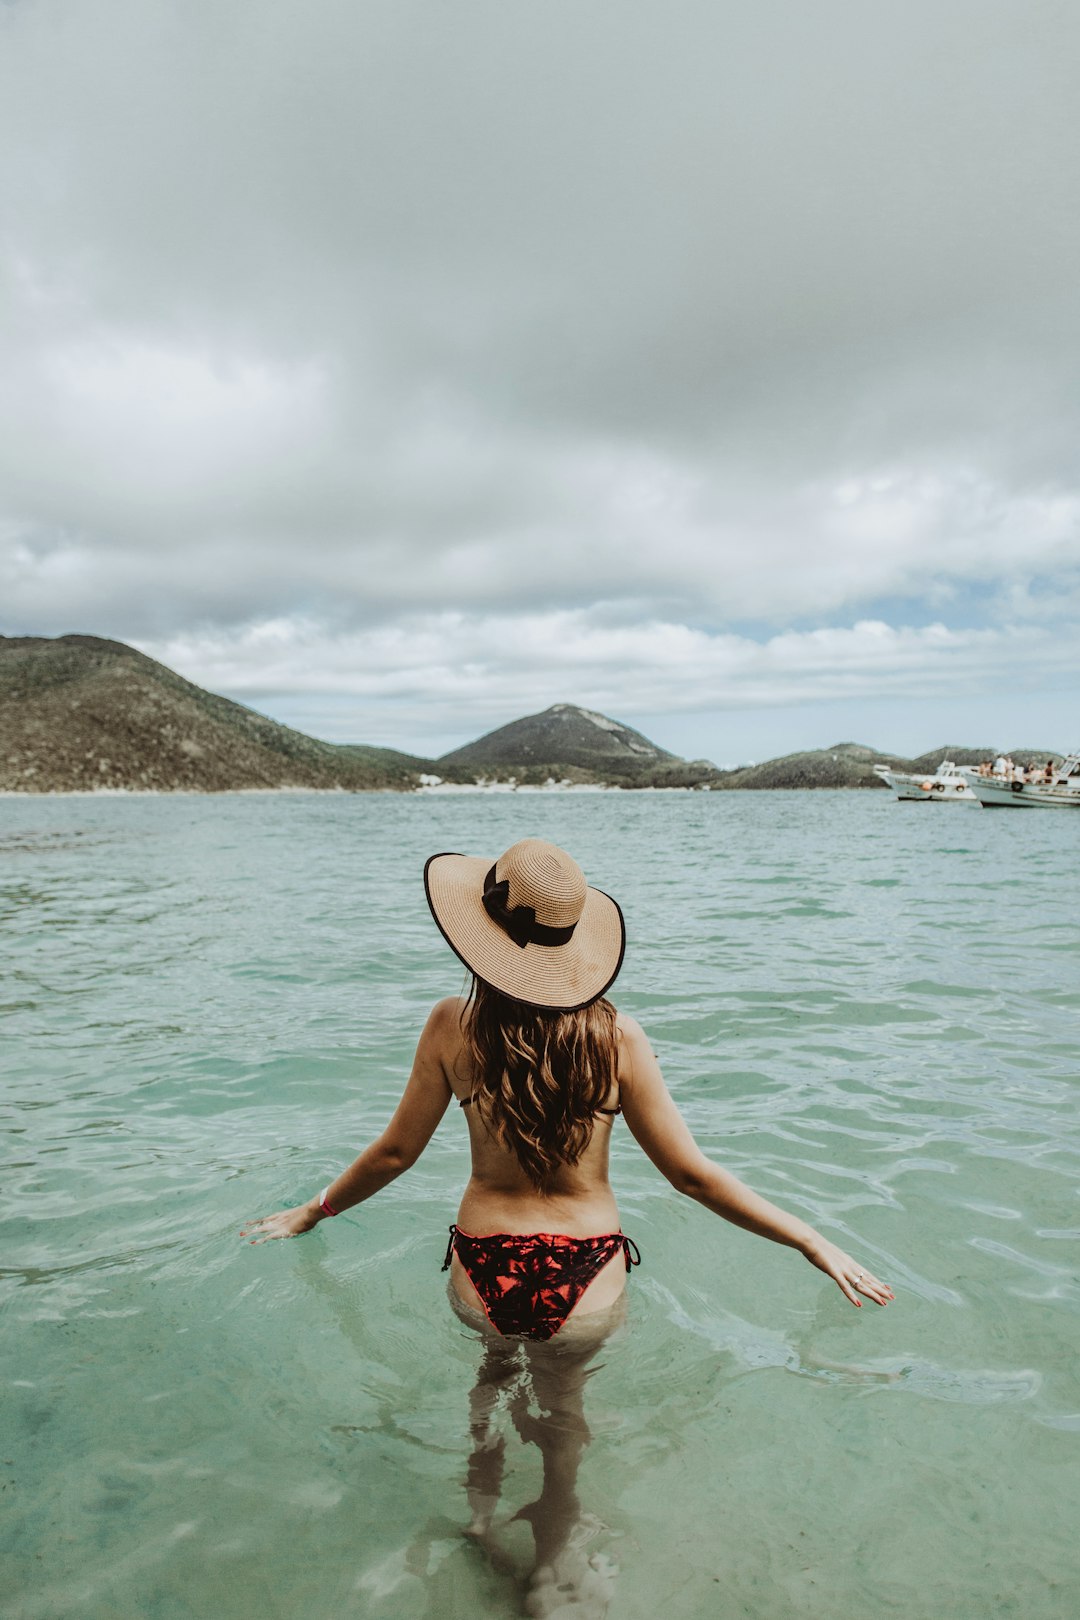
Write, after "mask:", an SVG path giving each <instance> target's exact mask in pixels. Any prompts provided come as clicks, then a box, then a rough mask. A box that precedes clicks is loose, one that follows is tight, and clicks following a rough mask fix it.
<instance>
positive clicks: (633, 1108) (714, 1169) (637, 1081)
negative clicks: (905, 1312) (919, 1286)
mask: <svg viewBox="0 0 1080 1620" xmlns="http://www.w3.org/2000/svg"><path fill="white" fill-rule="evenodd" d="M619 1027H620V1030H621V1032H622V1036H623V1040H622V1050H621V1058H620V1064H619V1096H620V1101H621V1102H622V1111H623V1114H624V1116H625V1118H626V1123H627V1125H629V1127H630V1130H631V1131H632V1132H633V1135H634V1137H635V1139H636V1140H637V1141H638V1143H640V1145H641V1147H643V1148H644V1150H645V1152H646V1153H647V1154H648V1156H649V1158H650V1159H651V1160H652V1162H653V1164H655V1166H656V1168H657V1169H658V1170H659V1171H660V1173H661V1174H662V1175H664V1176H666V1177H667V1179H668V1181H670V1182H671V1185H672V1186H673V1187H675V1188H676V1189H677V1190H678V1191H679V1192H681V1193H685V1194H686V1196H687V1197H688V1198H694V1199H696V1200H697V1202H698V1203H699V1204H704V1205H705V1208H706V1209H711V1210H712V1212H713V1214H714V1215H722V1216H723V1217H724V1219H725V1220H727V1221H733V1222H734V1224H735V1225H736V1226H742V1227H745V1229H746V1230H747V1231H748V1232H756V1233H757V1235H758V1236H759V1237H767V1238H770V1239H771V1240H772V1241H773V1242H774V1243H785V1244H787V1245H788V1247H789V1248H792V1249H798V1251H799V1253H800V1254H802V1255H804V1256H805V1258H806V1259H807V1260H809V1261H810V1263H811V1265H814V1266H817V1268H818V1270H819V1271H824V1272H825V1274H826V1275H827V1276H829V1277H831V1278H832V1279H833V1281H834V1282H835V1283H836V1284H837V1286H838V1287H839V1288H840V1290H841V1291H842V1292H843V1293H844V1294H845V1295H846V1296H847V1298H848V1299H849V1300H850V1301H851V1303H852V1304H853V1305H861V1304H862V1301H861V1300H860V1299H859V1298H858V1294H865V1295H866V1297H867V1299H872V1300H874V1301H875V1302H876V1303H877V1304H878V1305H887V1304H888V1303H889V1301H890V1299H892V1297H893V1294H892V1290H891V1289H890V1288H889V1287H888V1285H887V1284H885V1283H882V1282H879V1281H878V1279H877V1278H876V1277H874V1276H873V1275H872V1274H871V1273H870V1272H869V1271H865V1270H863V1269H862V1268H861V1267H860V1266H859V1265H857V1264H856V1262H855V1261H854V1260H853V1259H852V1258H851V1256H850V1255H849V1254H845V1252H844V1250H843V1249H840V1248H837V1246H836V1244H835V1243H830V1242H829V1241H828V1239H827V1238H823V1237H822V1235H821V1233H820V1232H816V1231H815V1230H814V1228H813V1227H812V1226H809V1225H808V1224H807V1223H806V1221H803V1220H800V1219H799V1217H798V1216H797V1215H789V1214H788V1213H787V1212H786V1210H782V1209H778V1208H777V1206H776V1205H775V1204H770V1203H769V1200H768V1199H767V1198H762V1197H760V1196H759V1194H758V1193H756V1192H754V1191H753V1190H752V1189H751V1188H750V1187H748V1186H747V1185H746V1183H745V1182H742V1181H740V1180H739V1179H738V1177H737V1176H733V1175H731V1174H730V1172H729V1171H727V1170H722V1169H721V1168H720V1166H719V1165H718V1164H714V1163H713V1162H712V1160H711V1159H707V1158H706V1157H705V1155H704V1153H702V1151H701V1149H700V1148H699V1147H698V1145H697V1143H696V1142H695V1141H694V1138H693V1136H692V1135H691V1134H690V1130H689V1127H688V1126H687V1124H686V1121H685V1120H684V1119H683V1117H682V1115H681V1114H680V1113H679V1110H678V1109H677V1108H676V1106H675V1103H674V1101H673V1100H672V1096H671V1093H670V1092H669V1091H668V1088H667V1086H666V1085H665V1084H664V1077H663V1075H662V1074H661V1073H660V1065H659V1064H658V1063H657V1061H656V1058H655V1056H654V1055H653V1051H652V1048H651V1047H650V1045H649V1042H648V1039H647V1037H646V1035H645V1032H644V1031H643V1030H642V1028H641V1025H640V1024H638V1023H637V1022H636V1020H634V1019H633V1018H626V1017H624V1016H623V1015H622V1014H620V1016H619Z"/></svg>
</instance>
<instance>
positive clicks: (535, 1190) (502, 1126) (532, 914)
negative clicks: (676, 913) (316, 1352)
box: [245, 838, 893, 1612]
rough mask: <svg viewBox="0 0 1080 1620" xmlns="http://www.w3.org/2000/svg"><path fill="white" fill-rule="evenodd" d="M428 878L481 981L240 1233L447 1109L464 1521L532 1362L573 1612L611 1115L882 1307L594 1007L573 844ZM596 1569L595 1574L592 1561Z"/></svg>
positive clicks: (418, 1141)
mask: <svg viewBox="0 0 1080 1620" xmlns="http://www.w3.org/2000/svg"><path fill="white" fill-rule="evenodd" d="M424 881H425V887H426V890H427V898H428V903H429V905H430V907H431V910H432V913H433V915H434V917H435V921H436V922H437V923H438V925H439V928H440V929H441V930H442V933H443V935H444V937H445V938H446V940H447V942H448V944H449V945H450V946H451V948H452V949H453V950H454V951H455V952H456V954H457V955H458V956H459V957H460V958H461V960H462V961H463V962H464V963H465V965H466V966H467V967H468V968H469V969H470V970H471V972H472V975H473V984H472V992H471V994H470V996H469V997H468V998H467V1000H462V999H461V998H460V997H451V998H449V999H447V1000H445V1001H440V1002H439V1003H438V1005H437V1006H436V1007H435V1008H434V1009H433V1010H432V1012H431V1014H430V1016H429V1018H428V1020H427V1023H426V1025H425V1027H424V1031H423V1033H422V1035H421V1037H420V1042H419V1045H418V1047H417V1051H416V1057H415V1060H414V1063H413V1068H412V1073H411V1075H410V1077H409V1081H408V1084H407V1086H406V1088H405V1092H404V1095H403V1097H402V1099H401V1102H400V1104H399V1105H398V1108H397V1110H396V1112H395V1114H394V1117H393V1119H392V1120H391V1121H390V1124H389V1125H388V1126H387V1128H386V1130H385V1131H384V1132H383V1134H382V1135H381V1136H380V1137H379V1138H378V1140H377V1141H375V1142H373V1143H372V1144H371V1146H370V1147H368V1148H366V1149H365V1150H364V1152H363V1153H362V1154H361V1155H360V1157H359V1158H358V1159H357V1160H356V1161H355V1163H354V1164H352V1165H351V1166H350V1167H349V1168H348V1169H347V1170H344V1171H343V1172H342V1173H341V1174H340V1175H339V1176H338V1177H337V1178H336V1179H335V1180H334V1181H332V1182H330V1183H329V1185H328V1186H327V1187H325V1188H324V1189H323V1191H322V1192H321V1193H320V1194H319V1195H318V1196H317V1197H314V1198H311V1199H309V1200H308V1202H307V1203H305V1204H300V1205H298V1206H297V1207H296V1208H295V1209H289V1210H285V1211H282V1212H281V1213H279V1214H276V1215H269V1216H266V1217H265V1218H264V1219H262V1220H259V1221H257V1222H255V1223H254V1225H253V1226H252V1227H250V1228H249V1229H248V1231H249V1232H250V1233H254V1234H256V1235H255V1237H254V1238H253V1241H255V1242H265V1241H267V1240H268V1239H272V1238H285V1237H296V1236H299V1234H300V1233H302V1232H309V1231H310V1230H311V1229H312V1228H313V1227H314V1226H317V1225H318V1224H319V1222H320V1221H322V1220H325V1219H327V1218H328V1217H331V1216H334V1215H337V1214H338V1213H340V1211H341V1210H344V1209H349V1208H351V1207H352V1206H353V1205H355V1204H359V1203H361V1202H363V1200H364V1199H367V1198H370V1197H371V1196H372V1195H373V1194H374V1193H377V1192H378V1191H379V1190H380V1189H381V1188H383V1187H385V1186H386V1185H387V1183H388V1182H390V1181H393V1180H394V1178H395V1177H396V1176H399V1175H401V1173H402V1171H404V1170H407V1169H408V1168H409V1166H410V1165H412V1164H414V1163H415V1162H416V1160H417V1158H418V1157H419V1156H420V1154H421V1153H422V1152H423V1150H424V1148H425V1146H426V1145H427V1143H428V1141H429V1139H430V1138H431V1135H432V1133H433V1132H434V1130H435V1127H436V1126H437V1125H438V1123H439V1121H440V1120H441V1119H442V1117H443V1115H444V1113H445V1112H446V1109H447V1108H448V1106H449V1105H450V1103H451V1102H453V1101H456V1102H457V1103H458V1105H459V1106H460V1108H461V1109H462V1111H463V1113H464V1115H465V1118H466V1119H467V1121H468V1129H469V1136H470V1141H471V1146H472V1174H471V1176H470V1178H469V1183H468V1185H467V1187H466V1188H465V1192H464V1194H463V1196H462V1199H461V1204H460V1207H459V1209H458V1215H457V1221H456V1223H455V1224H454V1225H453V1226H452V1227H451V1228H450V1243H449V1246H448V1248H447V1253H446V1267H449V1268H450V1288H451V1298H452V1301H453V1303H454V1304H455V1307H456V1308H457V1309H458V1310H459V1313H460V1314H462V1315H463V1316H464V1317H465V1319H466V1320H470V1321H473V1322H475V1323H476V1324H477V1325H478V1326H479V1327H480V1328H481V1329H482V1330H483V1331H484V1332H485V1334H486V1336H487V1341H488V1348H487V1355H486V1357H485V1362H484V1366H483V1368H482V1369H481V1375H480V1379H479V1381H478V1384H477V1388H476V1390H475V1391H474V1394H473V1401H472V1416H473V1436H474V1441H475V1444H476V1449H475V1450H474V1453H473V1457H472V1460H471V1463H470V1471H469V1487H470V1489H469V1496H470V1501H471V1503H472V1507H473V1514H474V1522H473V1526H472V1528H473V1531H474V1533H476V1534H477V1535H480V1536H481V1537H485V1538H486V1537H487V1534H488V1531H489V1529H490V1524H491V1516H492V1513H493V1511H494V1505H495V1502H496V1501H497V1499H498V1488H499V1482H500V1479H501V1472H502V1452H501V1443H500V1442H498V1441H497V1440H494V1439H493V1438H492V1431H491V1423H492V1419H493V1415H494V1409H495V1406H496V1404H497V1401H498V1398H499V1395H500V1392H504V1393H505V1392H506V1391H507V1390H511V1387H512V1386H513V1385H514V1381H515V1379H516V1378H517V1376H518V1371H519V1369H520V1368H521V1366H522V1357H523V1356H526V1354H527V1360H528V1378H529V1384H530V1387H531V1389H532V1391H533V1393H535V1395H536V1396H537V1399H538V1401H539V1403H540V1405H541V1408H542V1410H543V1411H544V1412H545V1414H546V1418H547V1421H546V1423H544V1424H541V1425H539V1426H537V1424H536V1423H535V1421H533V1422H531V1423H529V1422H527V1421H526V1419H525V1418H524V1416H523V1414H522V1403H521V1400H520V1393H521V1391H520V1387H518V1390H517V1396H518V1398H516V1399H512V1400H511V1411H512V1413H513V1414H514V1415H515V1421H516V1422H517V1426H518V1429H519V1432H520V1433H522V1434H523V1436H525V1437H526V1438H529V1439H533V1440H536V1441H537V1443H538V1444H540V1446H541V1449H542V1451H543V1453H544V1489H543V1491H542V1493H541V1497H540V1500H539V1501H538V1502H537V1503H536V1504H533V1506H532V1508H530V1509H528V1510H526V1511H525V1514H524V1516H526V1517H528V1518H530V1519H531V1521H532V1524H533V1529H534V1532H535V1535H536V1541H537V1569H536V1571H534V1580H533V1586H534V1593H535V1592H540V1591H542V1589H543V1588H544V1586H545V1584H546V1585H547V1586H548V1587H550V1588H551V1590H552V1593H554V1591H555V1589H556V1588H562V1589H565V1588H566V1587H567V1586H569V1587H572V1588H573V1590H574V1591H575V1593H576V1594H577V1600H578V1601H580V1600H581V1599H582V1598H583V1596H584V1595H585V1586H584V1585H583V1582H584V1583H585V1585H587V1579H588V1575H589V1568H588V1567H587V1566H586V1564H585V1563H584V1562H583V1560H582V1559H581V1558H580V1557H577V1560H576V1564H574V1557H575V1536H576V1537H577V1539H578V1541H580V1540H581V1537H582V1527H583V1525H584V1523H585V1521H584V1520H583V1519H582V1517H581V1515H580V1512H579V1510H578V1506H577V1499H576V1495H575V1480H576V1472H577V1463H578V1460H579V1458H580V1453H581V1449H582V1447H583V1445H584V1444H585V1443H586V1441H587V1438H588V1430H587V1429H586V1427H585V1424H584V1418H583V1415H582V1412H581V1389H582V1385H583V1381H584V1376H585V1368H586V1363H587V1361H588V1359H589V1356H590V1355H591V1354H592V1353H593V1351H594V1350H595V1348H596V1345H597V1343H598V1342H600V1341H602V1338H603V1335H604V1334H605V1333H606V1332H607V1331H608V1330H609V1329H610V1327H611V1325H612V1323H613V1322H614V1320H615V1319H616V1317H617V1314H618V1308H619V1306H620V1303H621V1296H622V1294H623V1291H624V1289H625V1286H626V1278H627V1274H628V1272H629V1271H630V1268H631V1266H632V1265H634V1264H636V1263H637V1261H638V1254H637V1250H636V1247H635V1245H634V1243H633V1241H632V1239H631V1238H629V1237H628V1236H626V1235H624V1234H623V1232H622V1230H621V1227H620V1224H619V1213H618V1209H617V1207H616V1204H615V1199H614V1196H613V1194H612V1190H611V1186H610V1184H609V1181H608V1142H609V1138H610V1135H611V1131H612V1128H613V1124H614V1121H615V1120H616V1119H617V1118H618V1116H620V1115H621V1116H622V1117H623V1119H624V1120H625V1121H626V1124H627V1126H628V1127H629V1129H630V1132H631V1134H632V1135H633V1136H634V1137H635V1139H636V1140H637V1141H638V1143H639V1144H640V1145H641V1147H643V1148H644V1150H645V1152H646V1153H647V1154H648V1156H649V1158H650V1159H651V1160H652V1161H653V1163H654V1164H655V1165H656V1167H657V1169H658V1170H659V1171H660V1172H661V1174H662V1175H664V1176H666V1177H667V1179H668V1180H669V1181H670V1182H671V1184H672V1186H674V1187H675V1188H676V1189H677V1190H678V1191H679V1192H682V1193H685V1194H687V1196H688V1197H690V1198H694V1199H696V1200H697V1202H698V1203H701V1204H704V1206H705V1208H706V1209H709V1210H712V1211H713V1213H714V1214H716V1215H722V1216H723V1217H724V1218H725V1219H726V1220H729V1221H733V1222H734V1223H735V1224H736V1225H738V1226H742V1227H745V1228H746V1229H747V1230H748V1231H750V1232H756V1233H757V1234H758V1235H759V1236H761V1237H767V1238H771V1239H772V1240H773V1241H774V1242H776V1243H783V1244H786V1245H787V1246H788V1247H790V1248H793V1249H797V1250H798V1251H799V1252H800V1253H801V1254H802V1255H803V1256H804V1257H805V1258H806V1259H807V1260H809V1261H810V1263H811V1264H812V1265H814V1266H817V1267H818V1269H819V1270H821V1271H823V1272H825V1273H826V1275H827V1276H829V1277H831V1278H832V1279H833V1280H834V1282H836V1284H837V1286H838V1287H839V1288H840V1290H841V1292H842V1293H843V1294H844V1296H845V1297H846V1298H847V1299H848V1300H850V1301H851V1303H852V1304H853V1305H861V1303H862V1301H861V1300H860V1298H859V1296H860V1294H861V1295H862V1296H863V1297H864V1298H866V1299H870V1300H873V1301H875V1302H876V1303H877V1304H878V1305H885V1304H887V1302H888V1301H889V1300H890V1299H891V1298H892V1297H893V1296H892V1293H891V1291H890V1289H889V1288H888V1287H887V1286H886V1285H885V1284H884V1283H882V1282H880V1281H879V1280H878V1279H877V1278H876V1277H874V1276H873V1275H872V1274H871V1273H870V1272H868V1271H866V1270H865V1269H864V1268H863V1267H861V1266H859V1265H857V1264H856V1262H855V1261H854V1260H853V1259H852V1258H851V1256H850V1255H848V1254H845V1253H844V1251H843V1250H842V1249H840V1248H838V1247H837V1246H836V1244H834V1243H830V1242H829V1241H828V1240H827V1239H826V1238H824V1237H822V1236H821V1234H820V1233H818V1232H816V1231H814V1229H813V1228H812V1227H811V1226H808V1225H807V1224H806V1222H805V1221H802V1220H800V1219H798V1218H797V1217H796V1216H793V1215H788V1214H785V1212H784V1211H783V1210H781V1209H778V1208H777V1207H776V1206H775V1205H774V1204H770V1203H769V1202H768V1201H767V1200H766V1199H764V1198H761V1197H759V1196H758V1195H757V1194H756V1193H754V1192H752V1191H751V1190H750V1188H749V1187H747V1186H745V1185H744V1184H743V1183H742V1182H741V1181H738V1180H737V1179H736V1178H735V1177H734V1176H732V1175H729V1174H728V1172H727V1171H725V1170H722V1169H721V1168H720V1167H719V1166H718V1165H715V1164H713V1163H712V1162H711V1161H710V1160H709V1159H707V1158H706V1157H705V1156H704V1154H703V1153H702V1152H701V1150H700V1149H699V1148H698V1146H697V1144H696V1143H695V1142H694V1139H693V1137H692V1136H691V1135H690V1132H689V1130H688V1129H687V1127H686V1125H685V1123H684V1121H683V1119H682V1117H681V1115H680V1114H679V1111H678V1109H677V1108H676V1106H675V1104H674V1102H673V1101H672V1099H671V1096H670V1095H669V1093H668V1090H667V1087H666V1086H665V1084H664V1081H663V1078H662V1076H661V1073H660V1069H659V1067H658V1065H657V1062H656V1058H655V1057H654V1056H653V1053H652V1051H651V1049H650V1047H649V1044H648V1041H647V1040H646V1038H645V1035H644V1034H643V1032H642V1030H641V1028H640V1026H639V1025H638V1024H637V1023H635V1021H634V1020H633V1019H632V1018H628V1017H626V1016H625V1015H623V1014H621V1013H617V1012H616V1010H615V1008H614V1007H613V1006H612V1005H611V1003H610V1002H609V1001H607V1000H606V998H605V992H606V991H607V990H608V989H609V988H610V986H611V984H612V983H613V982H614V980H615V977H616V975H617V974H618V971H619V968H620V967H621V965H622V958H623V950H624V946H625V931H624V926H623V918H622V913H621V911H620V910H619V907H618V905H617V904H616V902H615V901H614V900H612V899H611V898H610V896H608V895H606V894H604V893H602V892H601V891H600V890H598V889H593V888H589V887H588V886H587V884H586V882H585V878H584V875H583V874H582V871H581V869H580V867H579V866H578V865H577V863H576V862H575V861H574V860H572V859H571V857H570V856H569V855H567V854H566V853H565V851H563V850H561V849H558V848H557V847H556V846H555V845H554V844H549V843H545V842H543V841H541V840H539V839H534V838H527V839H524V840H522V841H521V842H520V843H517V844H514V845H513V846H512V848H510V849H508V850H507V851H506V853H505V854H504V855H501V856H500V857H499V859H498V860H497V861H496V862H495V864H494V865H493V866H492V865H490V864H489V862H488V861H487V860H486V859H481V858H478V857H472V856H465V855H451V854H446V855H434V856H432V858H431V859H430V860H429V861H428V863H427V866H426V867H425V870H424ZM245 1235H247V1234H246V1233H245ZM446 1267H444V1269H446ZM519 1516H522V1515H519ZM568 1560H569V1562H568ZM571 1564H574V1567H573V1568H571V1567H570V1565H571ZM590 1567H591V1570H592V1576H593V1578H594V1579H595V1578H596V1577H597V1566H596V1561H595V1560H592V1561H591V1566H590ZM538 1601H539V1600H538ZM544 1606H545V1605H543V1604H541V1607H540V1608H539V1609H538V1608H537V1607H535V1605H534V1608H533V1612H542V1610H543V1607H544Z"/></svg>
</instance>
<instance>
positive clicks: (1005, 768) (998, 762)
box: [994, 754, 1012, 781]
mask: <svg viewBox="0 0 1080 1620" xmlns="http://www.w3.org/2000/svg"><path fill="white" fill-rule="evenodd" d="M1011 770H1012V760H1011V759H1007V758H1006V757H1005V755H1004V754H999V755H998V757H997V759H995V761H994V775H995V776H1004V777H1005V779H1006V781H1007V780H1008V778H1009V775H1010V773H1011Z"/></svg>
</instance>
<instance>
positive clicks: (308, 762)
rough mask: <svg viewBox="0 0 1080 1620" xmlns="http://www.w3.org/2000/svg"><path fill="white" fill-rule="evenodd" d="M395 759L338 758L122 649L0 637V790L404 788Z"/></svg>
mask: <svg viewBox="0 0 1080 1620" xmlns="http://www.w3.org/2000/svg"><path fill="white" fill-rule="evenodd" d="M407 757H408V756H403V755H397V754H395V753H393V752H392V751H391V750H389V749H387V750H383V749H361V750H350V749H341V748H336V747H335V746H334V745H333V744H332V743H324V742H318V741H316V739H315V738H313V737H305V736H304V735H303V733H302V732H299V731H293V730H291V729H290V728H289V727H288V726H282V725H278V723H277V722H276V721H274V720H268V719H267V718H266V717H265V715H261V714H256V713H255V712H254V711H253V710H251V709H247V708H245V707H244V706H243V705H242V704H240V703H233V702H231V701H230V700H229V699H228V698H223V697H217V696H215V694H214V693H212V692H205V691H203V689H202V688H201V687H198V686H195V685H194V684H193V683H192V682H191V681H186V680H184V678H183V677H182V676H180V675H177V674H175V673H174V672H173V671H172V670H171V669H167V668H166V667H165V665H164V664H159V663H156V662H155V660H154V659H152V658H147V657H146V655H145V654H144V653H141V652H137V651H136V650H135V648H134V647H128V646H126V645H125V644H124V643H123V642H120V641H106V640H103V639H102V638H101V637H99V636H79V635H72V636H58V637H56V638H55V639H47V638H45V637H40V636H22V637H20V636H0V790H2V791H8V792H10V791H21V792H27V793H48V792H75V791H79V790H87V789H102V788H112V789H128V790H130V789H140V788H141V789H148V788H149V789H157V790H162V791H170V790H176V789H190V790H194V791H197V792H215V791H221V790H223V789H236V788H281V787H304V788H345V789H351V790H358V789H364V788H388V787H389V788H407V787H413V786H415V785H416V779H417V778H416V772H415V771H414V770H412V768H411V767H410V766H408V765H406V764H403V763H402V761H403V760H404V759H406V758H407Z"/></svg>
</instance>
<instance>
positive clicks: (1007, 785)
mask: <svg viewBox="0 0 1080 1620" xmlns="http://www.w3.org/2000/svg"><path fill="white" fill-rule="evenodd" d="M971 786H972V790H973V792H974V794H975V797H976V798H977V799H978V801H979V803H980V804H981V805H982V806H983V808H984V809H985V810H1080V783H1078V782H1074V781H1071V780H1070V781H1069V782H1062V783H1061V784H1060V785H1058V786H1049V785H1048V784H1047V783H1045V782H1000V781H995V780H994V779H993V778H992V777H988V776H973V777H972V778H971Z"/></svg>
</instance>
